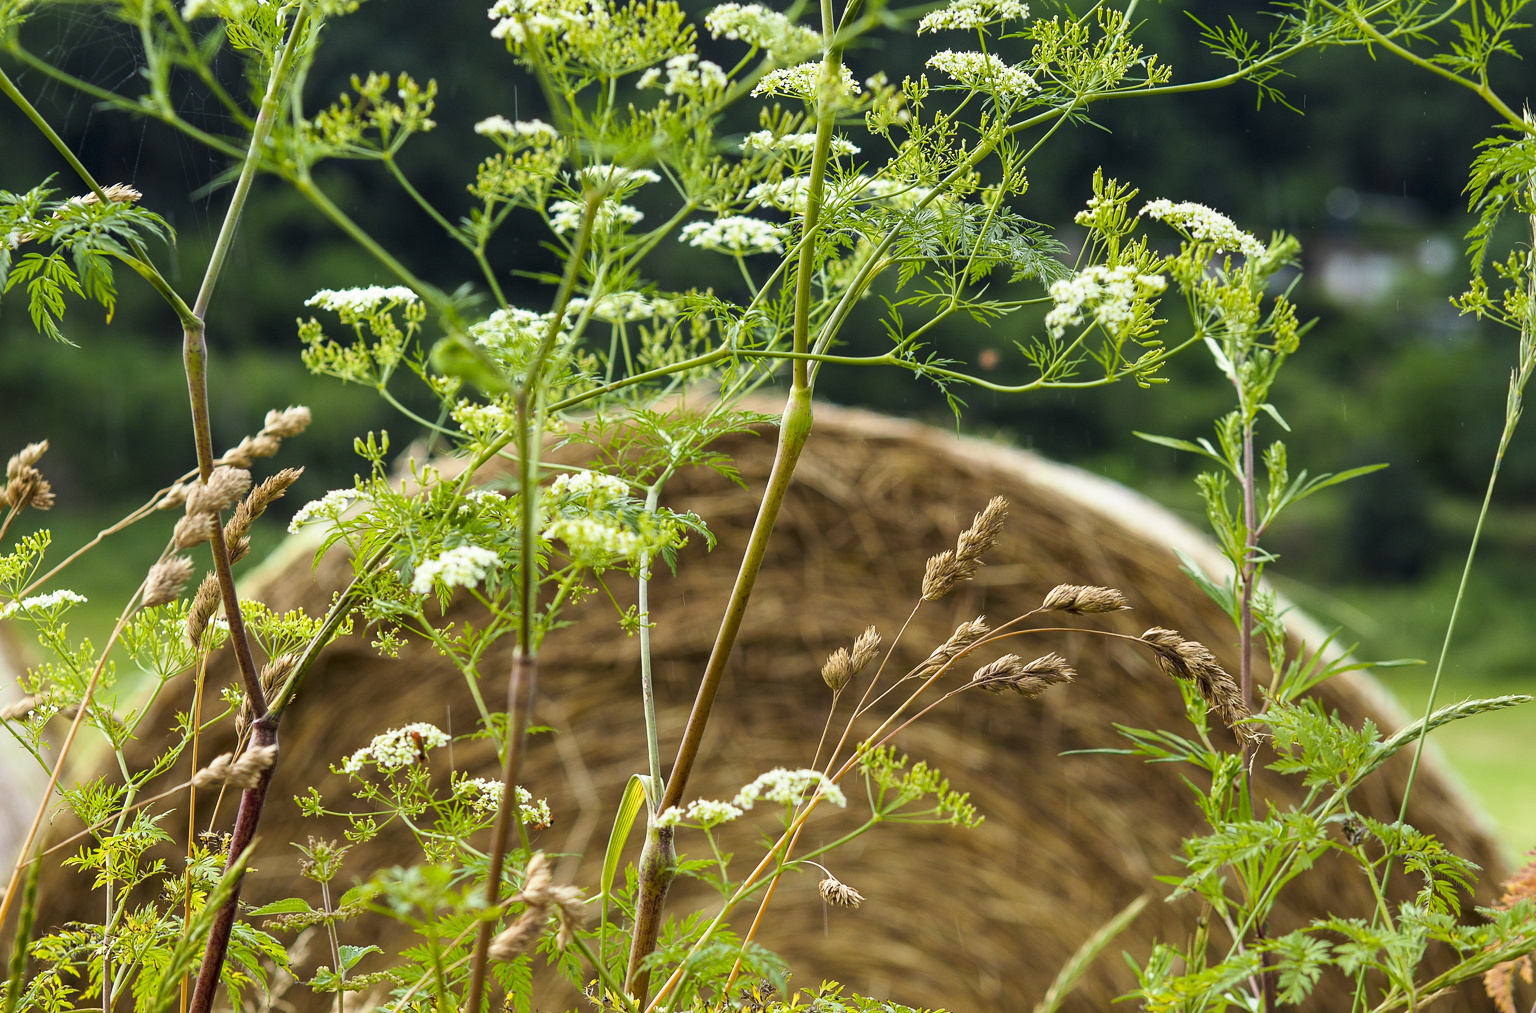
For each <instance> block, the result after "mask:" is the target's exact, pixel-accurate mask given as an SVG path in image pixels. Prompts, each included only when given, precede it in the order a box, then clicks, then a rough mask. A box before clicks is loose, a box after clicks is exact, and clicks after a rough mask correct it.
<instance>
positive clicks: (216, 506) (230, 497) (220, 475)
mask: <svg viewBox="0 0 1536 1013" xmlns="http://www.w3.org/2000/svg"><path fill="white" fill-rule="evenodd" d="M250 488H251V473H250V472H249V471H247V470H245V469H244V468H230V467H220V468H214V469H213V471H212V472H211V473H210V474H209V475H208V481H206V482H199V483H198V484H197V485H194V486H193V487H192V488H191V489H190V490H189V491H188V493H187V514H188V516H191V515H192V514H217V513H219V512H221V511H223V510H226V509H228V508H229V507H230V506H231V505H232V504H234V502H235V501H236V500H238V499H239V498H240V497H241V496H244V495H245V494H246V492H247V491H248V490H249V489H250Z"/></svg>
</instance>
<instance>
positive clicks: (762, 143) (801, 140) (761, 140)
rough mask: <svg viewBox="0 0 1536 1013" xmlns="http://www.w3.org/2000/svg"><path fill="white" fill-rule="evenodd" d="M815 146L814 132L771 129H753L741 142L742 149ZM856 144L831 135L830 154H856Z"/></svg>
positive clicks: (800, 149)
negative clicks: (793, 132)
mask: <svg viewBox="0 0 1536 1013" xmlns="http://www.w3.org/2000/svg"><path fill="white" fill-rule="evenodd" d="M815 148H816V135H815V134H775V133H774V132H773V131H772V130H754V131H752V132H751V133H750V134H748V135H747V139H746V140H744V141H742V142H741V150H742V151H778V152H804V153H806V154H809V153H810V152H811V151H814V150H815ZM858 153H859V147H858V145H856V144H854V143H853V142H852V141H850V140H848V138H846V137H837V136H833V138H832V154H834V155H857V154H858Z"/></svg>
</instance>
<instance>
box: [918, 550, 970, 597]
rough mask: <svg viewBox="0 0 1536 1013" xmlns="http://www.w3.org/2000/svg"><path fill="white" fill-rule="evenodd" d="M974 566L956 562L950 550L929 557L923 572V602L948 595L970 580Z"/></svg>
mask: <svg viewBox="0 0 1536 1013" xmlns="http://www.w3.org/2000/svg"><path fill="white" fill-rule="evenodd" d="M976 566H977V564H976V563H975V562H971V563H969V564H966V563H961V562H959V561H957V560H956V559H955V554H954V552H953V551H952V550H950V549H945V550H944V551H943V552H941V553H939V554H938V555H936V556H929V557H928V565H927V566H926V567H925V568H924V570H923V601H935V600H937V599H939V598H942V597H944V596H945V595H946V594H949V592H951V591H953V590H954V589H955V588H957V587H959V586H960V584H962V583H963V582H965V581H967V580H969V579H970V577H971V574H973V573H975V572H976Z"/></svg>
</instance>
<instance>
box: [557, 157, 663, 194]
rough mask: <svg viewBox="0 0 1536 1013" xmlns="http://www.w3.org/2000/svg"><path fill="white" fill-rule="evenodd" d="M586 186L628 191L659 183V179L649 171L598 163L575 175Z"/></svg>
mask: <svg viewBox="0 0 1536 1013" xmlns="http://www.w3.org/2000/svg"><path fill="white" fill-rule="evenodd" d="M576 175H577V176H578V177H580V179H581V181H582V182H583V183H585V184H586V185H587V186H607V187H610V188H611V189H614V190H620V189H625V190H627V189H629V188H630V187H635V186H640V185H641V184H642V183H660V182H661V177H660V176H658V175H656V173H654V172H652V171H651V170H650V169H629V168H626V167H625V166H622V165H609V164H608V163H606V162H598V163H596V164H595V165H589V166H587V167H586V168H585V169H582V170H581V171H580V172H578V173H577V174H576Z"/></svg>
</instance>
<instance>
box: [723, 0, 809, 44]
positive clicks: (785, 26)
mask: <svg viewBox="0 0 1536 1013" xmlns="http://www.w3.org/2000/svg"><path fill="white" fill-rule="evenodd" d="M704 26H705V27H706V28H708V29H709V33H710V34H711V35H712V36H714V37H715V38H717V39H718V38H720V36H722V35H723V36H725V37H726V38H727V39H733V40H738V41H741V42H745V43H747V44H748V45H751V46H756V47H758V48H759V49H766V50H767V51H768V52H770V53H784V54H794V53H804V52H809V51H811V50H814V49H819V48H820V47H821V35H820V33H818V32H815V31H813V30H811V29H809V28H807V27H805V26H804V25H797V24H795V23H794V22H793V21H791V20H789V18H787V17H785V16H784V15H783V14H780V13H779V12H778V11H774V10H769V9H768V8H767V7H764V6H763V5H762V4H736V3H729V4H721V5H720V6H718V7H716V8H715V9H714V10H712V11H710V12H709V13H708V14H706V15H704Z"/></svg>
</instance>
